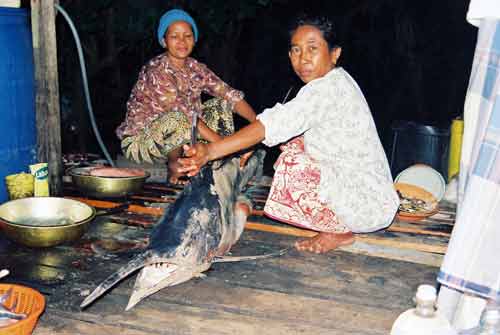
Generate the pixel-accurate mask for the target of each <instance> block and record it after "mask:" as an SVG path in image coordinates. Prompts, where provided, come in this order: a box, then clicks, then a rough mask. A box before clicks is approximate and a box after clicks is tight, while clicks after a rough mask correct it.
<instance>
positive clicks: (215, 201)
mask: <svg viewBox="0 0 500 335" xmlns="http://www.w3.org/2000/svg"><path fill="white" fill-rule="evenodd" d="M264 156H265V152H264V151H262V150H257V151H256V152H255V153H254V154H253V155H252V156H251V157H250V158H249V159H248V161H247V162H246V164H245V165H244V166H240V158H239V157H236V156H234V157H231V158H227V159H225V160H221V161H216V162H214V163H212V164H211V165H206V166H204V167H203V168H202V169H201V170H200V172H199V173H198V174H197V175H196V176H195V177H192V178H191V180H190V182H189V183H188V184H187V185H186V186H185V188H184V190H183V191H182V193H181V194H180V196H179V197H178V198H177V200H176V201H175V202H174V203H173V204H172V205H171V206H170V207H169V208H168V210H166V211H165V214H164V215H163V217H162V218H161V219H160V220H159V222H157V223H156V224H155V227H154V228H153V231H152V233H151V236H150V239H149V244H148V246H147V247H146V249H145V250H144V251H143V252H142V253H140V254H139V255H138V256H136V257H135V258H134V259H132V260H131V261H130V262H129V263H128V264H126V265H125V266H123V267H122V268H120V269H119V270H118V271H117V272H115V273H114V274H112V275H110V276H109V277H108V278H107V279H105V280H104V281H103V282H102V283H101V284H100V285H99V286H98V287H97V288H96V289H95V290H94V291H93V292H92V293H91V294H90V295H89V296H87V297H86V298H85V300H84V301H83V302H82V303H81V305H80V307H82V308H84V307H86V306H88V305H89V304H91V303H92V302H93V301H94V300H95V299H97V298H98V297H100V296H101V295H103V294H104V293H105V292H106V291H107V290H109V289H110V288H111V287H113V286H114V285H115V284H116V283H118V282H119V281H121V280H122V279H124V278H125V277H127V276H128V275H130V274H131V273H132V272H134V271H136V270H139V269H141V271H140V272H139V274H138V276H137V278H136V281H135V285H134V288H133V291H132V294H131V296H130V299H129V302H128V305H127V307H126V310H129V309H131V308H132V307H134V306H135V305H136V304H137V303H138V302H139V301H141V300H142V299H144V298H145V297H147V296H149V295H151V294H153V293H155V292H157V291H159V290H161V289H163V288H165V287H169V286H174V285H177V284H180V283H183V282H186V281H188V280H190V279H191V278H194V277H199V276H202V273H203V272H204V271H206V270H208V269H209V268H210V266H211V265H212V263H215V262H228V261H241V260H246V259H259V258H266V257H271V256H276V255H280V254H283V253H284V251H280V252H277V253H275V254H267V255H260V256H248V257H228V256H226V257H223V256H224V255H225V254H226V253H227V252H228V251H229V250H230V249H231V247H232V246H233V245H234V244H235V243H236V242H237V241H238V239H239V238H240V236H241V233H242V232H243V229H244V226H245V222H246V219H247V213H245V211H244V210H242V209H243V208H242V207H240V206H236V204H245V205H247V206H249V208H251V203H250V202H249V200H248V199H246V197H245V196H244V195H243V192H242V191H243V189H244V187H245V185H246V184H247V183H248V182H249V181H250V179H251V178H252V177H254V176H257V177H259V176H260V175H261V174H262V170H261V169H262V166H263V160H264Z"/></svg>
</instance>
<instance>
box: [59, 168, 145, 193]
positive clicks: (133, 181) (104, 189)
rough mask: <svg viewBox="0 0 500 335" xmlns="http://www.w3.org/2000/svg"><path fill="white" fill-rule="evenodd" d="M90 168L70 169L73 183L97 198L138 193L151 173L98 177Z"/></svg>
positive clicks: (83, 191)
mask: <svg viewBox="0 0 500 335" xmlns="http://www.w3.org/2000/svg"><path fill="white" fill-rule="evenodd" d="M88 169H92V168H73V169H71V170H70V171H69V174H70V176H71V179H72V181H73V184H74V185H75V186H76V187H77V188H78V189H79V190H80V191H81V192H82V193H84V194H85V195H87V196H91V197H96V198H119V197H125V196H127V195H130V194H133V193H137V192H139V191H140V190H141V189H142V186H143V185H144V182H145V181H146V179H148V178H149V176H150V174H149V173H148V172H144V176H138V177H96V176H90V175H89V174H88V171H87V170H88Z"/></svg>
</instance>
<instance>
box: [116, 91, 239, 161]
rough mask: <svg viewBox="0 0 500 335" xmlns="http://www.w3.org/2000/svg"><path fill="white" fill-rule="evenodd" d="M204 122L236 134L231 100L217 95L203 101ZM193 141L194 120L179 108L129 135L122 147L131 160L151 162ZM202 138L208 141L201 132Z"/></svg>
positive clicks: (164, 157) (226, 134)
mask: <svg viewBox="0 0 500 335" xmlns="http://www.w3.org/2000/svg"><path fill="white" fill-rule="evenodd" d="M203 117H204V122H205V124H206V125H207V127H209V128H210V129H212V130H213V131H215V132H216V133H218V134H219V135H221V136H228V135H231V134H232V133H234V122H233V108H232V105H231V103H229V102H227V101H226V100H223V99H220V98H213V99H210V100H208V101H206V102H205V103H204V104H203ZM190 140H191V123H190V122H189V119H188V117H187V116H186V115H185V114H184V113H182V112H177V111H169V112H167V113H164V114H162V115H161V116H159V117H158V118H157V119H155V120H154V121H152V122H151V123H150V124H149V125H148V126H147V127H145V128H144V129H143V130H142V131H140V132H139V133H138V134H136V135H134V136H127V137H125V138H124V139H123V140H122V142H121V148H122V151H123V153H124V154H125V157H126V158H127V159H131V160H134V161H135V162H138V163H140V162H142V161H145V162H149V163H151V162H152V161H153V159H155V158H159V159H166V158H167V155H168V154H169V153H170V152H171V151H172V150H174V149H176V148H178V147H180V146H182V145H184V144H187V143H189V142H190ZM198 141H200V142H203V143H206V141H205V140H204V139H202V138H201V137H200V135H199V134H198Z"/></svg>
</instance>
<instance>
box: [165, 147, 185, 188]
mask: <svg viewBox="0 0 500 335" xmlns="http://www.w3.org/2000/svg"><path fill="white" fill-rule="evenodd" d="M181 154H182V147H179V148H177V149H174V150H172V151H170V153H169V154H168V165H167V166H168V181H169V182H170V183H171V184H185V183H186V180H182V179H180V178H181V177H183V176H185V174H182V173H179V172H178V169H179V168H180V167H181V166H180V164H179V163H178V162H177V159H178V158H179V157H180V156H181Z"/></svg>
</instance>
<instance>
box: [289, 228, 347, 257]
mask: <svg viewBox="0 0 500 335" xmlns="http://www.w3.org/2000/svg"><path fill="white" fill-rule="evenodd" d="M353 243H354V235H353V233H351V232H348V233H342V234H335V233H325V232H320V233H319V234H318V235H316V236H314V237H312V238H310V239H307V240H303V241H299V242H296V243H295V248H297V250H300V251H309V252H314V253H316V254H322V253H325V252H328V251H330V250H334V249H336V248H338V247H340V246H345V245H349V244H353Z"/></svg>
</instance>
